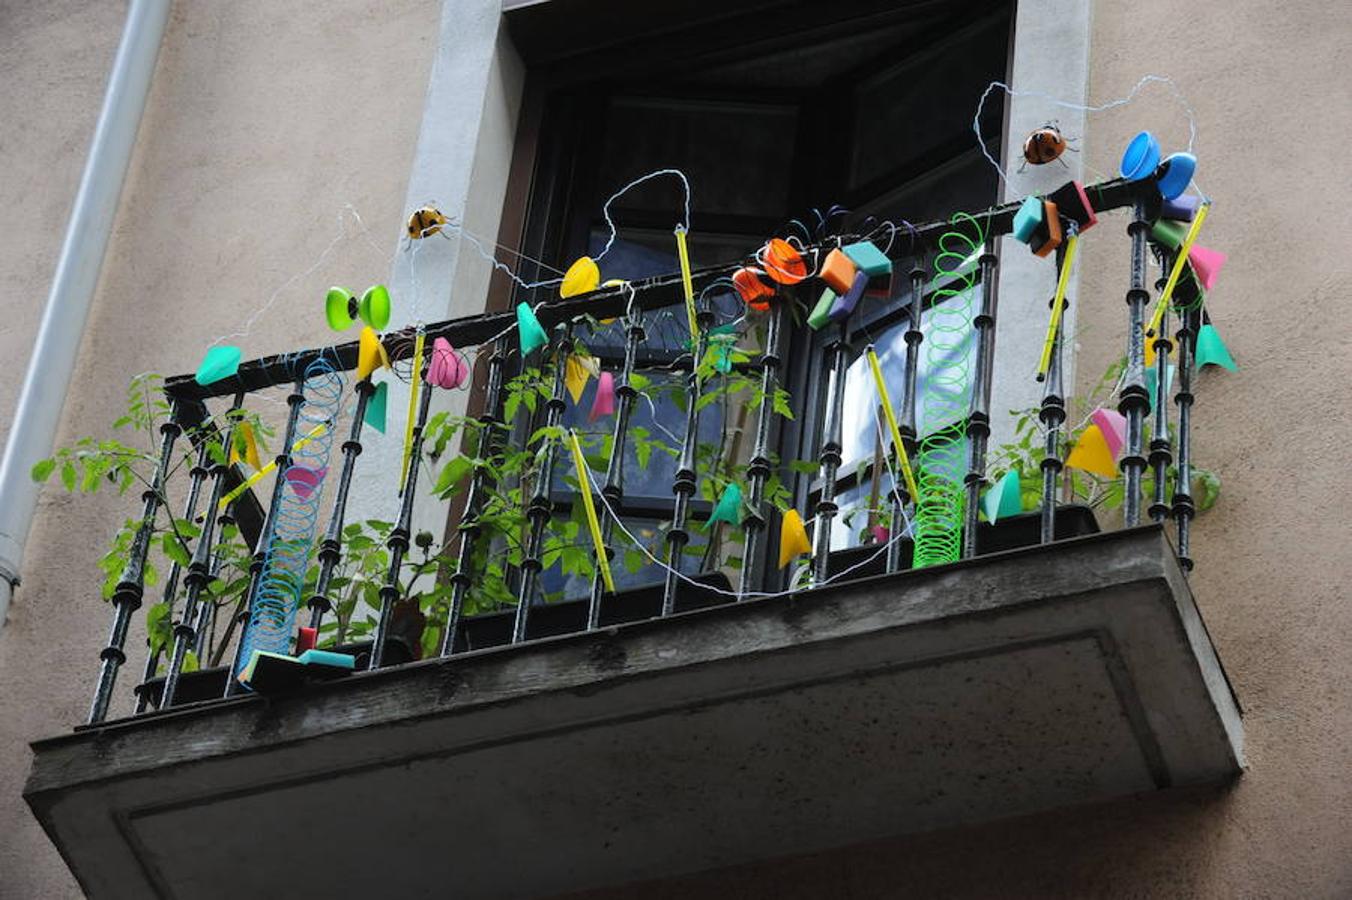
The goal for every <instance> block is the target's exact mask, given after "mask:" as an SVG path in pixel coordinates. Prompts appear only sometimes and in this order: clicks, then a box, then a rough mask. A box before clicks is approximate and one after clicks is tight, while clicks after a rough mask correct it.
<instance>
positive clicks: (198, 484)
mask: <svg viewBox="0 0 1352 900" xmlns="http://www.w3.org/2000/svg"><path fill="white" fill-rule="evenodd" d="M208 444H209V442H208V441H207V440H206V439H205V437H204V438H203V440H202V441H201V443H200V444H199V445H198V448H197V458H196V460H195V461H194V462H193V466H192V468H191V469H189V470H188V499H187V501H186V502H185V503H184V504H183V520H184V521H185V522H191V521H192V520H193V519H194V518H196V517H197V501H198V498H199V497H200V496H201V493H202V482H203V481H205V480H206V477H207V472H208V469H207V446H208ZM182 571H183V567H182V566H180V565H179V564H178V563H177V562H175V563H173V564H172V565H170V566H169V574H168V575H167V576H165V579H164V592H163V593H162V594H161V595H160V597H161V601H160V602H162V603H166V604H168V605H169V612H168V613H167V615H168V617H169V621H170V622H172V621H173V620H174V598H175V597H176V596H177V595H178V579H179V576H180V575H181V574H182ZM159 667H160V648H159V647H156V648H154V649H153V650H151V651H150V652H149V653H147V654H146V667H145V670H144V671H143V672H142V673H141V691H140V694H139V695H138V696H137V698H136V712H137V713H143V712H145V711H146V707H147V706H149V705H150V691H149V690H147V689H146V687H145V685H146V682H148V681H150V679H152V678H154V677H155V672H156V671H157V670H158V669H159Z"/></svg>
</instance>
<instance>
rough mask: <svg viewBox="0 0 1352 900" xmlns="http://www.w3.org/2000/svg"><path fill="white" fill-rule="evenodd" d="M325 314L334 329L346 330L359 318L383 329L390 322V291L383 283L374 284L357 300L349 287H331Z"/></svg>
mask: <svg viewBox="0 0 1352 900" xmlns="http://www.w3.org/2000/svg"><path fill="white" fill-rule="evenodd" d="M324 315H325V317H326V318H327V319H328V321H329V327H330V328H332V329H333V330H334V331H346V330H347V329H348V328H350V327H352V324H353V323H354V322H356V321H357V319H361V321H362V322H364V323H366V324H367V325H369V326H371V327H372V328H374V329H375V330H376V331H383V330H384V329H385V326H386V325H389V324H390V292H389V290H388V289H387V288H386V287H385V285H383V284H373V285H371V286H370V287H369V288H367V289H366V293H364V294H362V296H361V300H357V298H356V297H355V296H354V295H353V294H352V292H351V291H349V290H348V289H347V288H345V287H331V288H329V292H328V294H326V295H325V297H324Z"/></svg>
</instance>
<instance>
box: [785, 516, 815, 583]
mask: <svg viewBox="0 0 1352 900" xmlns="http://www.w3.org/2000/svg"><path fill="white" fill-rule="evenodd" d="M811 552H812V544H810V543H808V539H807V529H806V528H804V527H803V517H802V516H800V515H798V510H796V509H791V510H789V511H788V512H786V513H784V518H783V522H781V523H780V526H779V567H780V568H781V569H782V568H784V567H785V566H787V565H788V564H789V563H791V562H793V558H794V557H795V556H799V555H801V554H803V553H811Z"/></svg>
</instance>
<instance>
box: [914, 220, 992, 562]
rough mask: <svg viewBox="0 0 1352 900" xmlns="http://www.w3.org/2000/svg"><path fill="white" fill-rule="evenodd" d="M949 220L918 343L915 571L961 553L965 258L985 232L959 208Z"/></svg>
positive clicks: (967, 299)
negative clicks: (924, 337)
mask: <svg viewBox="0 0 1352 900" xmlns="http://www.w3.org/2000/svg"><path fill="white" fill-rule="evenodd" d="M950 222H951V224H952V226H953V227H952V228H951V229H950V230H949V231H946V232H945V233H944V234H942V235H941V236H940V237H939V242H938V252H937V253H936V254H935V256H934V272H935V280H936V281H939V282H942V283H944V286H943V287H941V288H939V289H938V290H937V291H935V302H934V305H933V307H932V309H931V311H930V333H929V340H928V341H927V342H926V343H925V345H924V352H925V361H926V364H927V365H926V369H927V374H928V382H929V383H928V390H926V391H925V393H924V406H923V408H924V421H923V425H922V430H923V431H924V432H925V435H924V437H923V438H921V440H920V453H919V459H918V467H919V469H920V471H919V475H918V479H917V480H918V487H919V490H920V497H919V498H918V501H917V503H916V516H915V519H916V523H915V532H916V533H915V568H917V569H918V568H921V567H923V566H933V565H940V564H943V563H950V562H955V561H957V559H958V558H959V556H960V555H961V552H962V518H963V516H962V509H963V491H964V478H965V476H966V468H967V444H966V418H967V412H968V406H969V404H970V394H971V367H972V302H973V297H974V295H975V287H976V282H977V271H978V270H977V269H976V267H974V266H972V265H971V261H972V260H973V259H974V258H976V257H977V256H978V255H979V254H980V253H981V250H982V246H983V244H984V243H985V240H986V235H985V233H984V231H983V229H982V227H981V225H980V224H979V223H978V222H977V220H976V219H974V218H972V217H971V216H970V215H968V214H966V213H958V214H957V215H955V216H954V217H953V218H952V219H951V220H950ZM969 230H970V232H971V233H968V232H969Z"/></svg>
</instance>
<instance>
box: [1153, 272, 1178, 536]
mask: <svg viewBox="0 0 1352 900" xmlns="http://www.w3.org/2000/svg"><path fill="white" fill-rule="evenodd" d="M1160 263H1161V266H1162V267H1163V268H1162V271H1161V273H1160V277H1159V280H1158V281H1156V282H1155V288H1156V290H1160V291H1163V290H1164V285H1165V282H1167V281H1168V280H1169V279H1168V275H1167V273H1168V272H1169V270H1170V269H1172V268H1173V265H1174V254H1173V252H1172V251H1170V250H1164V251H1163V252H1161V253H1160ZM1152 340H1153V341H1154V347H1155V384H1156V385H1157V387H1156V391H1157V394H1156V396H1155V397H1152V398H1150V402H1151V403H1152V404H1153V407H1154V409H1153V412H1154V421H1153V422H1152V423H1151V426H1150V467H1151V471H1152V472H1153V474H1154V478H1155V495H1154V500H1153V502H1152V503H1151V504H1150V518H1151V519H1153V520H1154V521H1156V522H1163V521H1164V520H1165V519H1167V518H1169V484H1168V482H1169V466H1170V464H1171V463H1173V461H1174V454H1173V446H1174V445H1173V441H1172V440H1171V439H1170V437H1169V404H1168V403H1166V402H1165V401H1164V398H1165V396H1166V395H1167V393H1168V392H1167V391H1166V390H1165V388H1164V385H1165V379H1166V378H1167V377H1168V375H1169V354H1170V352H1171V351H1172V350H1173V346H1174V342H1173V341H1171V340H1170V339H1169V310H1167V309H1166V310H1165V311H1164V313H1163V314H1162V316H1161V317H1160V330H1159V334H1157V335H1155V337H1154V338H1153V339H1152Z"/></svg>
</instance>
